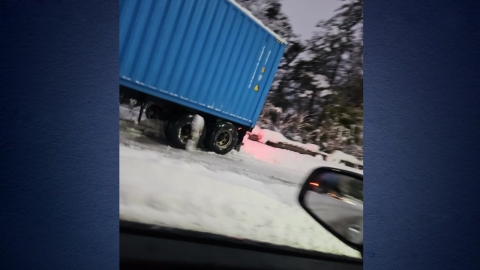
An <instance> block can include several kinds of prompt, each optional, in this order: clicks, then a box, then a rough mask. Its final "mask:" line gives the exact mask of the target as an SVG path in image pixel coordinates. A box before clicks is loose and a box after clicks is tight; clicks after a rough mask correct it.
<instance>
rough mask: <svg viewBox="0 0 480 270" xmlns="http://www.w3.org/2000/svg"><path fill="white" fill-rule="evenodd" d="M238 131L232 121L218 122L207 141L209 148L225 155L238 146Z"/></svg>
mask: <svg viewBox="0 0 480 270" xmlns="http://www.w3.org/2000/svg"><path fill="white" fill-rule="evenodd" d="M237 141H238V131H237V127H235V126H234V125H233V124H232V123H230V122H217V123H216V124H215V125H214V126H213V127H212V131H211V133H210V136H209V138H208V141H207V145H208V148H209V149H210V150H212V151H213V152H215V153H217V154H219V155H225V154H227V153H229V152H230V151H232V150H233V149H234V148H235V146H237Z"/></svg>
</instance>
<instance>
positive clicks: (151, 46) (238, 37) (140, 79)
mask: <svg viewBox="0 0 480 270" xmlns="http://www.w3.org/2000/svg"><path fill="white" fill-rule="evenodd" d="M284 50H285V43H284V41H283V40H281V39H280V38H279V37H278V36H276V35H275V34H274V33H273V32H271V30H269V29H267V28H265V27H263V26H262V25H261V24H259V23H258V22H257V20H256V19H255V18H252V17H251V15H250V14H249V13H247V12H245V11H244V10H242V9H241V8H240V7H239V6H238V4H236V3H232V2H231V1H230V0H121V1H120V84H122V85H125V86H128V87H131V88H133V89H136V90H138V91H141V92H145V93H147V94H150V95H153V96H157V97H160V98H163V99H166V100H169V101H172V102H175V103H178V104H181V105H184V106H187V107H190V108H193V109H196V110H199V111H203V112H207V113H211V114H213V115H216V116H218V117H221V118H224V119H228V120H230V121H233V122H236V123H239V124H243V125H247V126H253V125H254V124H255V123H256V121H257V119H258V116H259V114H260V112H261V109H262V107H263V105H264V102H265V99H266V97H267V94H268V91H269V90H270V86H271V84H272V82H273V78H274V75H275V73H276V71H277V68H278V65H279V63H280V60H281V58H282V55H283V52H284Z"/></svg>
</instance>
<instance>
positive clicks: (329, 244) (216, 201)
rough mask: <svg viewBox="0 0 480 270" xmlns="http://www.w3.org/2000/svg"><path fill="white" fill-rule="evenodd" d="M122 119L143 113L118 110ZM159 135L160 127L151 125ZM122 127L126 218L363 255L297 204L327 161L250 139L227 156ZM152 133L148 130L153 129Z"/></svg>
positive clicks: (123, 210)
mask: <svg viewBox="0 0 480 270" xmlns="http://www.w3.org/2000/svg"><path fill="white" fill-rule="evenodd" d="M120 114H121V118H128V119H131V118H135V117H137V116H138V113H135V112H134V111H131V110H130V109H126V108H122V107H121V109H120ZM146 124H147V126H149V127H150V128H151V130H152V133H158V134H161V133H162V132H161V125H159V123H150V124H149V123H148V122H146ZM126 126H127V125H125V124H123V125H122V124H121V130H120V142H121V144H120V217H121V218H122V219H125V220H130V221H138V222H143V223H150V224H157V225H162V226H168V227H175V228H183V229H189V230H197V231H204V232H210V233H215V234H221V235H227V236H232V237H236V238H243V239H251V240H256V241H262V242H268V243H273V244H279V245H287V246H291V247H296V248H303V249H309V250H316V251H322V252H328V253H334V254H339V255H346V256H352V257H359V253H358V252H357V251H355V250H353V249H351V248H349V247H348V246H346V245H345V244H343V243H342V242H340V241H339V240H337V239H336V238H335V237H334V236H333V235H331V234H330V233H328V232H327V231H326V230H325V229H323V228H322V227H321V226H320V225H319V224H317V223H316V222H315V221H314V220H313V219H312V218H311V217H310V216H309V215H308V214H307V213H306V212H305V211H304V210H303V209H302V208H301V207H300V206H299V204H298V202H297V196H298V192H299V189H300V185H301V184H302V182H303V181H304V179H305V178H306V176H307V175H308V174H309V173H310V171H311V170H312V169H314V168H316V167H318V166H321V165H322V164H328V163H326V162H325V161H323V159H321V158H315V157H311V156H308V155H300V154H297V153H294V152H291V151H288V150H282V149H276V148H272V147H269V146H267V145H264V144H261V143H258V142H253V141H250V140H248V139H246V140H245V141H244V143H245V145H244V146H243V147H242V150H241V152H236V151H233V152H231V153H229V154H228V155H226V156H219V155H216V154H212V153H208V152H203V151H196V152H193V153H190V152H187V151H184V150H178V149H173V148H170V147H169V146H168V145H167V144H166V142H165V141H163V140H162V139H161V138H153V137H147V136H144V135H143V134H142V133H141V132H138V131H136V130H134V129H132V128H129V127H126ZM147 129H148V128H147Z"/></svg>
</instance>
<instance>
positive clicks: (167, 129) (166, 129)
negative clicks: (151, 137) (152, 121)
mask: <svg viewBox="0 0 480 270" xmlns="http://www.w3.org/2000/svg"><path fill="white" fill-rule="evenodd" d="M170 129H171V121H170V120H165V121H164V122H163V135H165V139H167V140H168V141H170V138H171V137H172V136H170V134H171V131H170Z"/></svg>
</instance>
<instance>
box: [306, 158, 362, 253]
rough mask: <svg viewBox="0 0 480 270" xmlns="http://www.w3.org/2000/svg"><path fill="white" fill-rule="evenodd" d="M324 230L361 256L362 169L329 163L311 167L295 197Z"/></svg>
mask: <svg viewBox="0 0 480 270" xmlns="http://www.w3.org/2000/svg"><path fill="white" fill-rule="evenodd" d="M298 200H299V202H300V205H301V206H302V208H303V209H304V210H305V211H306V212H307V213H308V214H309V215H310V216H311V217H312V218H313V219H314V220H315V221H317V222H318V223H320V224H321V225H322V226H323V227H324V228H325V229H326V230H327V231H329V232H330V233H332V234H333V235H334V236H335V237H337V238H338V239H339V240H341V241H342V242H344V243H345V244H347V245H348V246H350V247H351V248H353V249H356V250H358V251H360V253H362V256H363V173H362V172H361V171H359V170H353V169H352V170H346V169H340V168H333V167H320V168H318V169H316V170H314V171H313V172H312V173H311V174H310V176H309V177H308V178H307V180H306V181H305V183H304V184H303V186H302V189H301V191H300V194H299V198H298Z"/></svg>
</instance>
